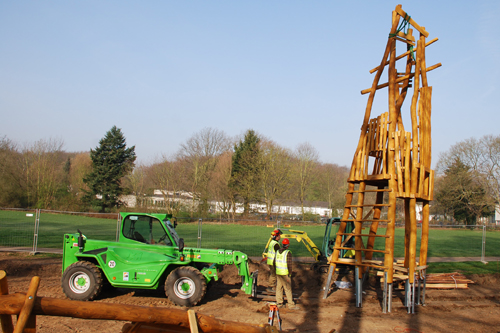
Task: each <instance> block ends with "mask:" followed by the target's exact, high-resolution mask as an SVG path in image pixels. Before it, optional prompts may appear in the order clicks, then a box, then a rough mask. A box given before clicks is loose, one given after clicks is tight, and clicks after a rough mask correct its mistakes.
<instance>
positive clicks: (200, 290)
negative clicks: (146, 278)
mask: <svg viewBox="0 0 500 333" xmlns="http://www.w3.org/2000/svg"><path fill="white" fill-rule="evenodd" d="M206 291H207V283H206V281H205V277H204V276H203V274H201V273H200V271H199V270H197V269H196V268H194V267H191V266H182V267H177V268H176V269H174V270H173V271H172V272H171V273H170V274H169V275H168V277H167V280H166V281H165V294H166V295H167V297H168V298H169V299H170V300H171V301H172V302H174V303H175V304H177V305H180V306H193V305H196V304H198V302H199V301H201V299H202V298H203V296H205V293H206Z"/></svg>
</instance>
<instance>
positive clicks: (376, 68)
mask: <svg viewBox="0 0 500 333" xmlns="http://www.w3.org/2000/svg"><path fill="white" fill-rule="evenodd" d="M438 40H439V39H438V38H434V39H433V40H431V41H429V42H427V43H426V44H425V46H426V47H427V46H429V45H431V44H434V43H435V42H437V41H438ZM417 49H418V45H417V46H416V47H415V48H413V52H417ZM410 52H411V51H406V52H405V53H403V54H401V55H398V56H397V57H396V60H400V59H402V58H404V57H406V56H407V55H408V54H410ZM387 65H389V61H387V62H386V63H385V65H384V66H387ZM379 68H380V65H379V66H377V67H375V68H372V69H371V70H370V74H373V73H375V72H376V71H378V69H379ZM427 70H429V69H427Z"/></svg>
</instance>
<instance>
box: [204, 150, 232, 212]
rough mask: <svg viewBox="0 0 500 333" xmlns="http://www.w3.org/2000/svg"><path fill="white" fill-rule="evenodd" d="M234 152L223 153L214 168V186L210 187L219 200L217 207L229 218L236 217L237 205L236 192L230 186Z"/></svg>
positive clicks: (212, 194) (213, 195)
mask: <svg viewBox="0 0 500 333" xmlns="http://www.w3.org/2000/svg"><path fill="white" fill-rule="evenodd" d="M231 169H232V152H230V151H228V152H225V153H223V154H222V155H221V156H220V158H219V162H218V164H217V168H216V169H215V170H214V173H213V179H212V186H211V187H210V190H211V196H212V197H213V199H214V200H215V201H216V202H217V205H218V207H217V209H218V210H219V211H222V214H224V215H226V216H227V218H228V219H230V218H232V219H234V215H235V207H236V200H235V199H236V194H235V193H234V191H233V189H232V188H231V187H230V186H229V184H230V181H231Z"/></svg>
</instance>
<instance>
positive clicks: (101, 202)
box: [83, 126, 136, 212]
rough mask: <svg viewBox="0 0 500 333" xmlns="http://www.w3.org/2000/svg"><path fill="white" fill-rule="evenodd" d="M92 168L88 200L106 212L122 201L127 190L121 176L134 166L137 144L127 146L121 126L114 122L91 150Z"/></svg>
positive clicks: (86, 198)
mask: <svg viewBox="0 0 500 333" xmlns="http://www.w3.org/2000/svg"><path fill="white" fill-rule="evenodd" d="M90 158H91V159H92V171H91V172H90V173H89V174H88V175H87V176H86V177H85V178H84V180H83V181H84V182H85V183H86V184H87V186H88V187H89V189H90V191H87V192H86V195H85V197H84V200H85V201H86V202H87V203H89V204H91V205H92V206H94V207H96V206H97V207H99V209H100V211H101V212H105V211H106V210H109V208H112V207H118V206H119V205H120V204H121V203H120V201H119V199H118V197H119V196H120V195H121V194H123V192H124V190H123V188H122V187H121V179H122V178H123V177H124V176H126V175H127V174H128V173H129V172H131V171H132V169H133V167H134V161H135V159H136V156H135V146H132V147H130V148H127V145H126V143H125V137H124V136H123V133H122V131H121V129H119V128H117V127H116V126H113V127H112V128H111V129H110V130H109V131H108V132H107V133H106V136H104V138H102V139H101V140H100V141H99V146H98V147H96V148H95V150H93V149H91V150H90Z"/></svg>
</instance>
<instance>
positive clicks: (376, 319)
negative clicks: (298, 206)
mask: <svg viewBox="0 0 500 333" xmlns="http://www.w3.org/2000/svg"><path fill="white" fill-rule="evenodd" d="M250 266H251V270H252V271H253V270H255V269H258V270H259V286H261V287H260V288H261V289H264V288H265V287H266V286H267V278H268V274H269V273H268V272H269V270H268V268H267V266H266V265H259V264H258V263H251V265H250ZM294 266H295V267H294V272H293V289H294V293H295V294H297V296H298V301H297V304H298V305H299V306H300V308H301V309H300V310H288V309H286V308H283V309H280V314H281V317H282V318H283V330H284V331H287V332H325V333H329V332H500V276H499V275H473V276H467V277H468V278H469V279H471V280H473V281H474V282H475V283H474V284H470V285H469V288H468V289H453V290H435V289H428V290H427V291H426V297H425V303H426V304H425V306H416V307H415V311H416V313H415V314H412V315H409V314H408V313H407V309H406V308H405V307H404V306H403V297H404V293H403V290H396V291H395V292H394V298H393V307H392V312H391V313H387V314H384V313H382V309H381V304H380V301H381V295H382V290H381V287H380V281H379V280H378V279H377V278H376V277H374V276H372V277H370V279H369V280H368V281H367V283H366V285H365V286H364V289H363V291H364V295H363V306H362V307H361V308H356V307H355V305H354V301H355V299H354V293H353V288H350V289H347V290H344V289H336V290H333V291H332V292H331V293H330V295H329V296H328V297H327V299H323V298H322V296H323V292H322V289H323V286H324V283H325V279H326V274H321V273H317V272H315V271H313V270H310V266H309V264H303V265H300V264H297V265H294ZM0 269H1V270H5V271H6V272H7V278H8V284H9V292H10V293H15V292H26V291H27V289H28V286H29V283H30V280H31V278H32V277H33V276H39V277H40V278H41V282H40V287H39V290H38V296H43V297H52V298H60V299H64V298H66V297H65V295H64V293H63V291H62V288H61V260H60V259H59V258H40V257H39V256H38V257H37V256H28V255H26V254H20V253H7V252H0ZM220 276H221V279H220V280H219V281H217V282H215V283H213V284H212V285H210V286H209V288H208V290H207V294H206V296H205V298H204V300H203V301H202V302H201V304H200V305H198V306H196V307H194V308H193V309H194V310H195V311H196V312H197V313H202V314H205V315H213V316H215V317H216V318H219V319H224V320H230V321H239V322H244V323H252V324H264V323H267V321H268V314H269V307H268V304H267V301H266V300H262V299H253V298H251V297H249V296H248V295H246V294H245V293H243V292H242V291H240V289H239V288H240V281H241V280H240V278H239V277H238V276H237V272H236V268H235V267H234V266H227V267H226V268H225V269H224V271H222V272H221V274H220ZM342 279H343V280H346V281H349V280H352V277H351V276H350V275H346V276H343V277H342ZM95 302H106V303H116V304H129V305H141V306H155V307H164V308H175V307H176V308H179V307H177V306H175V305H174V304H173V303H171V302H170V301H169V300H168V299H167V298H166V296H165V294H164V292H163V290H161V289H159V290H156V291H145V290H135V289H113V288H111V289H110V290H107V291H104V292H103V293H102V294H101V295H100V297H99V299H98V300H96V301H95ZM124 324H125V322H120V321H100V320H84V319H78V318H67V317H49V316H37V332H39V333H44V332H121V331H122V327H123V325H124Z"/></svg>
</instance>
